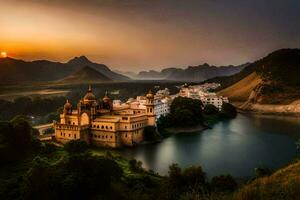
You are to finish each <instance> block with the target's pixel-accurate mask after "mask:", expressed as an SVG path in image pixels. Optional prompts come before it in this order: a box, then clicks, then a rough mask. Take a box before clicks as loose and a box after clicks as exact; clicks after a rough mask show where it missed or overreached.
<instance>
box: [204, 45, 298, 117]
mask: <svg viewBox="0 0 300 200" xmlns="http://www.w3.org/2000/svg"><path fill="white" fill-rule="evenodd" d="M299 74H300V49H281V50H278V51H275V52H273V53H271V54H269V55H267V56H266V57H264V58H262V59H260V60H258V61H256V62H254V63H252V64H250V65H248V66H247V67H246V68H244V69H243V70H242V71H241V72H240V73H237V74H235V75H232V76H228V77H217V78H213V79H210V80H208V81H207V82H218V83H220V84H221V85H222V88H221V90H220V91H219V92H218V94H219V95H223V96H228V97H229V100H231V101H233V102H240V103H239V105H240V106H239V107H240V108H241V109H244V110H253V111H257V112H268V113H278V112H280V113H285V114H288V113H297V114H298V113H299V114H300V78H299Z"/></svg>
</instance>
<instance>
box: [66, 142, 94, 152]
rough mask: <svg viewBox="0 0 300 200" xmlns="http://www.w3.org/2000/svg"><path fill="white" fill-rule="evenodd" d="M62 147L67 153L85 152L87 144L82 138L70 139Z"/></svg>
mask: <svg viewBox="0 0 300 200" xmlns="http://www.w3.org/2000/svg"><path fill="white" fill-rule="evenodd" d="M64 149H65V150H66V151H67V152H68V153H69V154H78V153H85V152H86V151H87V150H88V144H87V143H86V142H85V141H83V140H71V141H70V142H68V143H67V144H65V146H64Z"/></svg>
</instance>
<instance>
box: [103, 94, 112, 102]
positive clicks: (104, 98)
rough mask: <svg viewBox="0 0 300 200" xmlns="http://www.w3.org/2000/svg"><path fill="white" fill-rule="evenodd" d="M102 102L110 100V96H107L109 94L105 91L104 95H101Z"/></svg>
mask: <svg viewBox="0 0 300 200" xmlns="http://www.w3.org/2000/svg"><path fill="white" fill-rule="evenodd" d="M102 100H103V102H105V103H106V102H109V101H110V98H109V96H108V95H107V92H106V93H105V96H104V97H103V99H102Z"/></svg>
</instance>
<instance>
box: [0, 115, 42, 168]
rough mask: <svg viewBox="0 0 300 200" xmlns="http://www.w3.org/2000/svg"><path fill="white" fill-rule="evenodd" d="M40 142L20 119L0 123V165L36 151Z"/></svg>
mask: <svg viewBox="0 0 300 200" xmlns="http://www.w3.org/2000/svg"><path fill="white" fill-rule="evenodd" d="M39 148H40V142H39V140H37V139H36V138H35V130H34V129H32V127H31V126H30V125H29V123H28V122H27V121H26V120H24V118H22V117H16V118H15V119H13V120H12V121H3V122H0V163H6V162H9V161H15V160H18V159H20V158H21V157H22V156H24V155H26V154H27V153H29V152H31V151H33V150H38V149H39Z"/></svg>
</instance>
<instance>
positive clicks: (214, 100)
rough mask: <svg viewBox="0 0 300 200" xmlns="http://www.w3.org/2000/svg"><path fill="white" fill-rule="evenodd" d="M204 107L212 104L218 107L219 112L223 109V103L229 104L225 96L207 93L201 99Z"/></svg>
mask: <svg viewBox="0 0 300 200" xmlns="http://www.w3.org/2000/svg"><path fill="white" fill-rule="evenodd" d="M200 100H201V101H202V103H203V105H207V104H212V105H214V106H215V107H217V108H218V109H219V110H221V109H222V105H223V103H224V102H225V103H228V102H229V101H228V98H227V97H223V96H217V94H216V93H206V94H205V95H203V96H201V97H200Z"/></svg>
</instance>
